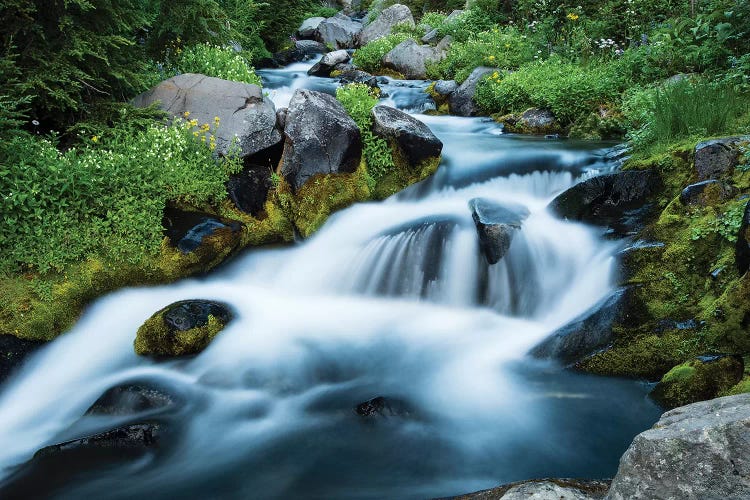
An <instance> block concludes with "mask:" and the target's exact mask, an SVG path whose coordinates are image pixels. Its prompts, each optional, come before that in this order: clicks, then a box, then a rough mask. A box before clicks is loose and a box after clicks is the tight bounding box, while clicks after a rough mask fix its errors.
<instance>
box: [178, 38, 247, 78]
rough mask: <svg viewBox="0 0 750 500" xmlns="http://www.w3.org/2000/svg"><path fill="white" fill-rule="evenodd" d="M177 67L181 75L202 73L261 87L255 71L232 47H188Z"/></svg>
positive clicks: (181, 52)
mask: <svg viewBox="0 0 750 500" xmlns="http://www.w3.org/2000/svg"><path fill="white" fill-rule="evenodd" d="M176 66H177V68H176V69H177V71H179V72H180V73H201V74H203V75H207V76H213V77H216V78H222V79H224V80H232V81H235V82H244V83H251V84H253V85H258V86H260V85H261V80H260V77H259V76H258V75H256V74H255V69H254V68H253V67H252V66H251V65H250V63H249V62H248V61H247V59H245V58H244V57H243V56H242V55H241V54H239V53H238V52H236V51H234V50H233V49H232V48H231V47H219V46H217V45H211V44H207V43H202V44H198V45H193V46H191V47H187V48H186V49H184V50H182V51H180V53H179V54H178V59H177V63H176Z"/></svg>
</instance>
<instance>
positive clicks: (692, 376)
mask: <svg viewBox="0 0 750 500" xmlns="http://www.w3.org/2000/svg"><path fill="white" fill-rule="evenodd" d="M744 371H745V364H744V363H743V361H742V357H740V356H727V355H721V354H720V355H707V356H699V357H697V358H695V359H693V360H691V361H688V362H686V363H682V364H681V365H677V366H675V367H674V368H672V369H671V370H669V371H668V372H667V373H666V374H665V375H664V376H663V377H662V379H661V381H660V382H659V383H658V384H657V385H656V387H654V390H653V391H652V392H651V397H652V398H654V400H656V401H657V402H658V403H659V404H660V405H662V406H664V407H665V408H675V407H677V406H683V405H686V404H690V403H695V402H697V401H704V400H706V399H712V398H715V397H716V396H718V395H719V394H721V393H722V392H723V391H726V390H728V389H729V388H731V387H732V386H734V385H735V384H737V383H739V381H740V380H742V376H743V374H744Z"/></svg>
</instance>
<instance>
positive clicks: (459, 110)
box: [448, 66, 496, 116]
mask: <svg viewBox="0 0 750 500" xmlns="http://www.w3.org/2000/svg"><path fill="white" fill-rule="evenodd" d="M493 71H496V68H488V67H485V66H480V67H479V68H476V69H475V70H474V71H472V72H471V74H470V75H469V78H467V79H466V80H465V81H464V83H462V84H461V86H460V87H458V88H457V89H456V90H455V91H454V92H453V93H452V94H451V96H450V99H449V101H448V104H449V105H450V112H451V114H454V115H458V116H476V115H477V114H478V113H479V108H478V107H477V104H476V102H475V101H474V95H475V94H476V91H477V84H479V82H480V81H482V79H483V78H484V77H485V76H486V75H488V74H490V73H492V72H493Z"/></svg>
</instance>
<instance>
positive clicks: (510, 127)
mask: <svg viewBox="0 0 750 500" xmlns="http://www.w3.org/2000/svg"><path fill="white" fill-rule="evenodd" d="M526 111H529V110H526ZM524 113H525V111H524ZM492 119H493V120H495V121H496V122H498V123H501V124H502V125H503V132H505V133H508V134H525V135H535V134H536V135H538V134H565V133H566V130H565V128H563V127H562V126H560V123H559V122H558V121H557V120H555V121H553V122H552V124H551V125H550V126H547V127H531V126H529V124H528V122H527V121H526V120H524V119H523V113H510V114H505V115H503V114H494V115H492Z"/></svg>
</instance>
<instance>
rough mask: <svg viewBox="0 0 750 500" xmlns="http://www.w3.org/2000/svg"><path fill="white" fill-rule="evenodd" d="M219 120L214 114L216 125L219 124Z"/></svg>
mask: <svg viewBox="0 0 750 500" xmlns="http://www.w3.org/2000/svg"><path fill="white" fill-rule="evenodd" d="M219 121H220V120H219V117H218V116H214V123H215V124H216V126H217V127H218V126H219Z"/></svg>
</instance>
